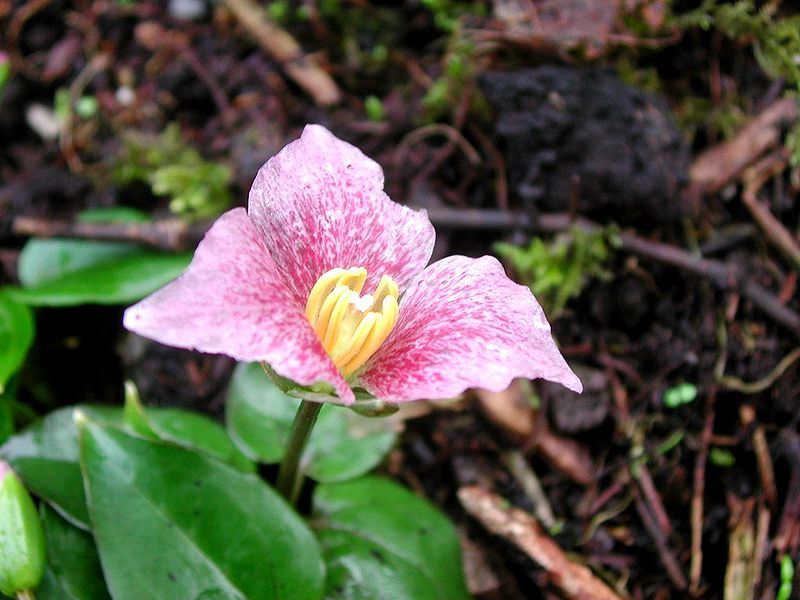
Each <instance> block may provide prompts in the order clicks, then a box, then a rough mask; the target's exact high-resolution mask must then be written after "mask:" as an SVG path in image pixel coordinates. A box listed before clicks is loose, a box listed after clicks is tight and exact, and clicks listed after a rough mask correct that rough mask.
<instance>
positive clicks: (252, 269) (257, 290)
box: [124, 208, 354, 404]
mask: <svg viewBox="0 0 800 600" xmlns="http://www.w3.org/2000/svg"><path fill="white" fill-rule="evenodd" d="M124 324H125V327H126V328H128V329H130V330H131V331H133V332H135V333H138V334H140V335H143V336H145V337H148V338H151V339H154V340H156V341H158V342H161V343H162V344H168V345H170V346H177V347H179V348H191V349H194V350H199V351H201V352H209V353H219V354H227V355H228V356H232V357H233V358H235V359H237V360H242V361H264V362H267V363H269V364H270V365H271V366H272V368H273V369H274V370H275V371H276V372H277V373H278V374H279V375H282V376H284V377H287V378H289V379H292V380H293V381H295V382H297V383H299V384H300V385H310V384H312V383H315V382H319V381H327V382H329V383H331V384H332V385H333V386H334V388H335V389H336V391H337V393H338V394H339V397H340V398H341V400H342V401H343V402H344V403H346V404H349V403H350V402H352V401H353V400H354V397H353V392H352V390H351V389H350V387H349V386H348V385H347V383H346V382H345V380H344V379H343V378H342V376H341V374H340V373H339V371H338V370H337V369H336V367H335V366H334V365H333V363H332V362H331V360H330V358H329V357H328V355H327V354H326V353H325V350H324V349H323V348H322V345H321V344H320V343H319V340H318V339H317V336H316V334H315V333H314V330H313V329H312V328H311V325H310V324H309V323H308V321H307V320H306V317H305V314H304V313H303V307H302V305H300V304H298V303H297V302H296V301H295V299H294V298H293V297H292V295H291V293H290V291H289V290H288V289H287V288H286V285H285V283H284V282H283V279H282V277H281V275H280V274H279V273H278V269H277V268H276V266H275V263H274V262H273V261H272V259H271V258H270V255H269V253H268V252H267V249H266V246H265V245H264V241H263V240H262V238H261V236H260V234H259V232H258V231H257V230H256V228H255V227H254V226H253V224H252V223H251V221H250V219H249V218H248V216H247V214H246V213H245V210H244V209H243V208H235V209H233V210H231V211H229V212H227V213H225V214H224V215H222V216H221V217H220V218H219V219H218V220H217V221H216V223H214V225H213V227H211V229H210V230H209V231H208V233H207V234H206V236H205V238H204V239H203V241H202V242H200V245H199V246H198V247H197V251H196V252H195V255H194V258H193V259H192V262H191V264H190V265H189V267H188V268H187V269H186V271H185V272H184V273H183V275H181V276H180V277H178V278H177V279H176V280H175V281H173V282H172V283H170V284H168V285H167V286H165V287H164V288H162V289H161V290H159V291H157V292H156V293H154V294H153V295H151V296H149V297H147V298H145V299H144V300H142V301H141V302H139V303H138V304H136V305H134V306H132V307H130V308H129V309H128V310H126V311H125V318H124Z"/></svg>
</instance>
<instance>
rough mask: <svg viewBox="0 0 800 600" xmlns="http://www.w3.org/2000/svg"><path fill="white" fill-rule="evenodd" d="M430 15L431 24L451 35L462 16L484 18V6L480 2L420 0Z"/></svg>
mask: <svg viewBox="0 0 800 600" xmlns="http://www.w3.org/2000/svg"><path fill="white" fill-rule="evenodd" d="M422 5H423V6H425V8H427V9H428V10H429V11H431V14H433V23H434V25H436V27H438V28H439V29H441V30H442V31H446V32H448V33H452V32H453V31H455V30H456V28H457V27H458V20H459V18H461V17H462V16H463V15H476V16H484V15H485V14H486V6H485V5H484V4H483V3H482V2H458V1H457V0H422Z"/></svg>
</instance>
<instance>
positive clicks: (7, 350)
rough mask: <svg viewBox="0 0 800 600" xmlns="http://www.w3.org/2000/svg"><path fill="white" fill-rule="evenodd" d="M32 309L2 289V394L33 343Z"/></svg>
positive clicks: (0, 335)
mask: <svg viewBox="0 0 800 600" xmlns="http://www.w3.org/2000/svg"><path fill="white" fill-rule="evenodd" d="M33 331H34V324H33V314H32V313H31V309H30V308H28V307H27V306H25V305H24V304H21V303H19V302H17V301H16V300H14V299H13V298H12V297H11V295H10V294H9V292H8V291H7V290H6V289H0V394H1V393H2V392H3V390H4V389H5V386H6V383H7V382H8V380H9V379H10V378H11V376H12V375H13V374H14V373H16V372H17V370H18V369H19V368H20V366H21V365H22V363H23V361H24V360H25V355H26V354H27V353H28V349H29V348H30V346H31V343H32V342H33Z"/></svg>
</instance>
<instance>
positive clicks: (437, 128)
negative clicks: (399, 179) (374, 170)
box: [394, 123, 481, 167]
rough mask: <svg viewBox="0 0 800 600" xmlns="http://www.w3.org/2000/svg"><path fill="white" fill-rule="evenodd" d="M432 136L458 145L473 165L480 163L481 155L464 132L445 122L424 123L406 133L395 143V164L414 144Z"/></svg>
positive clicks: (399, 162) (403, 158) (400, 161)
mask: <svg viewBox="0 0 800 600" xmlns="http://www.w3.org/2000/svg"><path fill="white" fill-rule="evenodd" d="M432 136H441V137H444V138H445V139H447V140H448V142H450V143H451V144H454V145H455V146H458V148H459V149H460V150H461V151H462V152H463V153H464V156H466V157H467V160H468V161H469V162H470V164H471V165H472V166H473V167H475V166H478V165H479V164H481V155H480V154H478V151H477V150H475V147H474V146H473V145H472V144H470V142H469V140H468V139H467V138H465V137H464V134H462V133H461V132H460V131H459V130H458V129H456V128H455V127H453V126H451V125H447V124H445V123H433V124H431V125H424V126H422V127H419V128H417V129H415V130H414V131H411V132H409V133H408V134H406V135H405V136H404V137H403V139H402V140H400V143H399V144H397V150H395V153H394V161H395V162H396V163H397V164H402V163H403V162H404V161H405V159H406V156H408V152H409V150H410V149H411V147H412V146H414V144H416V143H418V142H420V141H422V140H424V139H426V138H429V137H432Z"/></svg>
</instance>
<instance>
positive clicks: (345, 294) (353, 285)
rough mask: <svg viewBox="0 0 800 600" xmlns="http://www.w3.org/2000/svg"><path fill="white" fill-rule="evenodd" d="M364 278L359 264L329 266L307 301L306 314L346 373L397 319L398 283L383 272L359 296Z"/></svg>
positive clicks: (371, 350) (363, 360) (359, 363)
mask: <svg viewBox="0 0 800 600" xmlns="http://www.w3.org/2000/svg"><path fill="white" fill-rule="evenodd" d="M366 279H367V272H366V270H365V269H363V268H361V267H353V268H350V269H332V270H330V271H328V272H327V273H325V274H323V275H322V276H321V277H320V278H319V279H318V280H317V282H316V283H315V284H314V287H313V288H312V289H311V292H310V293H309V295H308V301H307V303H306V317H307V318H308V320H309V322H310V323H311V325H312V326H313V327H314V331H315V332H316V334H317V337H318V338H319V340H320V342H322V346H323V347H324V348H325V351H326V352H327V353H328V355H329V356H330V357H331V360H333V363H334V364H335V365H336V367H337V368H338V369H339V370H340V371H341V372H342V374H343V375H344V376H345V377H347V376H349V375H352V374H353V373H354V372H356V371H357V370H358V369H359V368H361V367H362V366H363V365H364V363H366V362H367V360H369V358H370V357H371V356H372V355H373V354H375V352H376V351H377V350H378V348H380V345H381V344H382V343H383V342H384V340H385V339H386V338H387V337H388V335H389V333H390V332H391V331H392V328H393V327H394V324H395V323H396V322H397V313H398V304H397V298H398V295H399V292H398V288H397V284H396V283H395V282H394V280H393V279H392V278H391V277H389V276H388V275H384V276H383V277H381V280H380V282H379V283H378V285H377V287H376V288H375V292H374V294H372V295H365V296H361V295H360V294H361V290H362V289H363V287H364V282H365V281H366Z"/></svg>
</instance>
